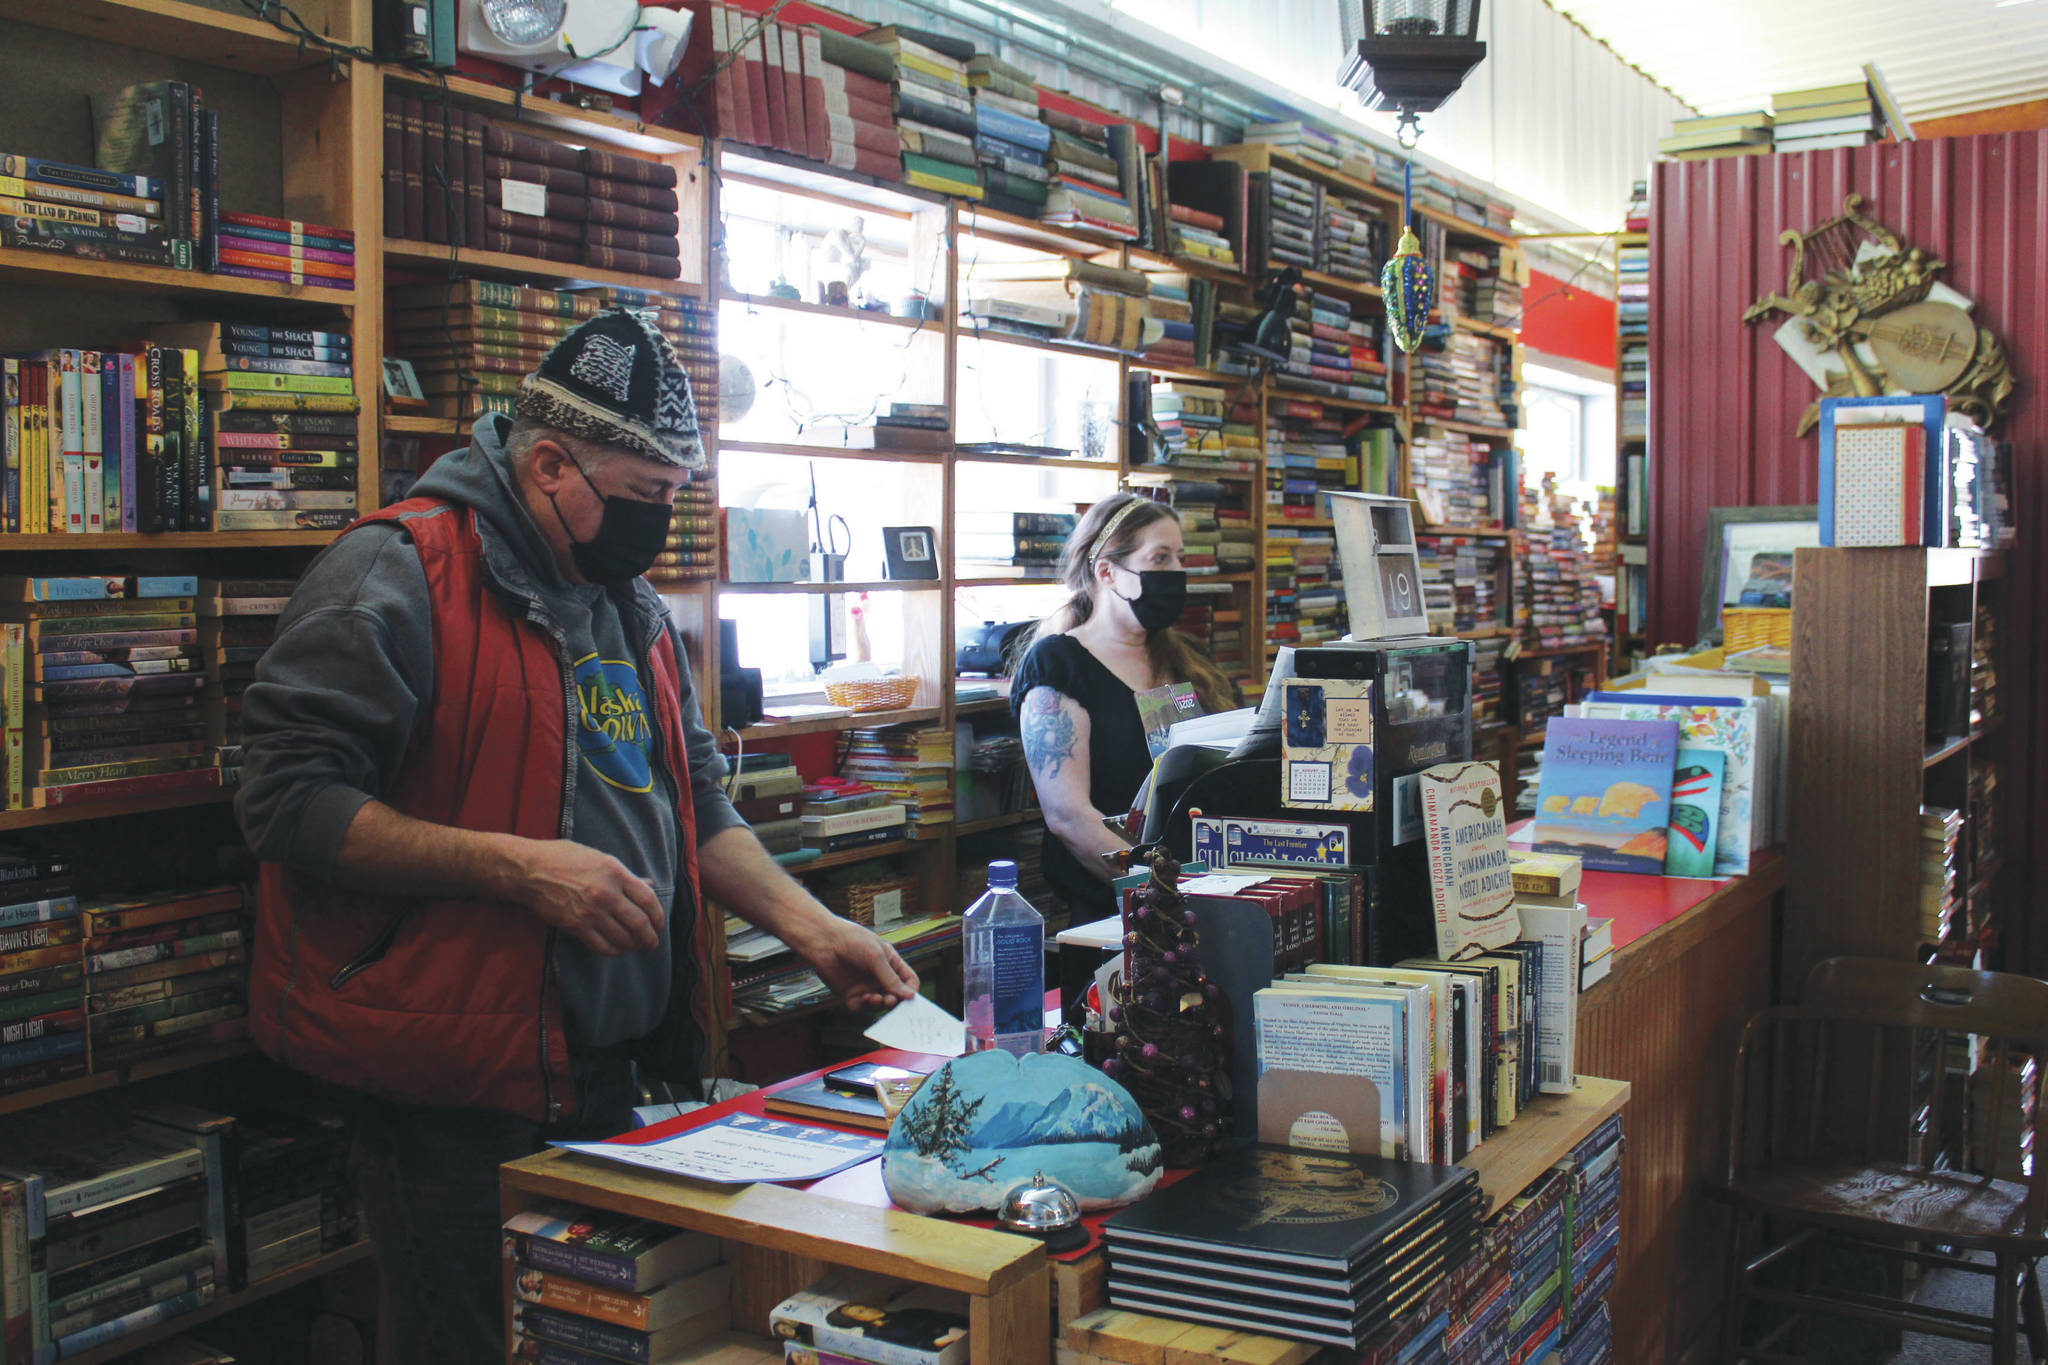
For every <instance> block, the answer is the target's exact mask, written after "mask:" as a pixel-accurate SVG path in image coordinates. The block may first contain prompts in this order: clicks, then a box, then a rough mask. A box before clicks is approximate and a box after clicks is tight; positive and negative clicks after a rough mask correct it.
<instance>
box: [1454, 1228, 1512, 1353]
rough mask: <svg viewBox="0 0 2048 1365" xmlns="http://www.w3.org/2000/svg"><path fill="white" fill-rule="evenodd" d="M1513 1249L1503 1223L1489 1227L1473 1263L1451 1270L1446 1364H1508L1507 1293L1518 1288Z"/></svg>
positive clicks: (1483, 1232) (1482, 1231)
mask: <svg viewBox="0 0 2048 1365" xmlns="http://www.w3.org/2000/svg"><path fill="white" fill-rule="evenodd" d="M1513 1250H1514V1247H1513V1246H1512V1244H1511V1243H1510V1242H1509V1240H1508V1238H1507V1237H1506V1236H1505V1235H1503V1234H1502V1231H1501V1220H1500V1219H1498V1218H1496V1219H1494V1220H1492V1221H1491V1222H1489V1223H1487V1224H1485V1225H1484V1226H1483V1227H1482V1228H1481V1230H1480V1234H1479V1239H1478V1250H1477V1252H1476V1253H1475V1254H1474V1255H1473V1257H1472V1259H1470V1260H1469V1261H1467V1262H1465V1264H1463V1265H1461V1266H1456V1267H1453V1269H1452V1270H1451V1278H1450V1283H1449V1284H1448V1285H1446V1286H1445V1293H1444V1298H1445V1304H1444V1310H1445V1327H1444V1356H1443V1358H1444V1360H1445V1361H1447V1362H1449V1363H1450V1365H1487V1362H1493V1361H1502V1360H1507V1359H1509V1356H1508V1349H1507V1348H1508V1309H1509V1307H1510V1304H1509V1301H1508V1291H1509V1289H1510V1288H1511V1286H1512V1284H1513V1276H1512V1275H1511V1274H1510V1273H1509V1272H1510V1265H1509V1261H1510V1257H1511V1253H1512V1252H1513Z"/></svg>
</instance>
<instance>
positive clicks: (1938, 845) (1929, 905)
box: [1920, 806, 1964, 943]
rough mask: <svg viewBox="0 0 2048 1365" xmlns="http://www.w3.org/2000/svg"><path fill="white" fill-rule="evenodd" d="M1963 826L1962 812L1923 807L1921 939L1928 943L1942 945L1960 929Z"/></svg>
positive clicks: (1944, 808) (1921, 809) (1921, 810)
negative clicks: (1959, 874) (1957, 921)
mask: <svg viewBox="0 0 2048 1365" xmlns="http://www.w3.org/2000/svg"><path fill="white" fill-rule="evenodd" d="M1963 824H1964V822H1963V815H1962V812H1960V811H1957V810H1952V809H1950V808H1948V807H1946V806H1922V807H1921V808H1920V937H1921V939H1922V940H1923V941H1925V942H1927V943H1940V942H1942V941H1943V940H1945V939H1946V938H1948V936H1949V934H1950V932H1951V931H1953V930H1954V929H1956V928H1957V927H1958V926H1957V923H1956V911H1957V910H1959V909H1960V908H1962V889H1963V888H1962V882H1961V878H1960V877H1959V876H1958V873H1959V872H1960V870H1961V861H1962V860H1961V845H1962V838H1963Z"/></svg>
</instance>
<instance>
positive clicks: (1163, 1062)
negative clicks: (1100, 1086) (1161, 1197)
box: [1102, 852, 1230, 1166]
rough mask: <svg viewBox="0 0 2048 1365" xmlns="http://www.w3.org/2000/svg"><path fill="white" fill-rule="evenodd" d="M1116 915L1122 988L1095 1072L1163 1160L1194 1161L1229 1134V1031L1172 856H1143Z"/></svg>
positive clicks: (1176, 1163)
mask: <svg viewBox="0 0 2048 1365" xmlns="http://www.w3.org/2000/svg"><path fill="white" fill-rule="evenodd" d="M1151 862H1152V879H1151V880H1150V881H1148V882H1147V883H1146V884H1145V886H1144V887H1143V888H1142V889H1141V890H1140V891H1139V892H1138V894H1137V898H1136V901H1135V903H1134V904H1133V906H1132V907H1131V912H1130V913H1129V914H1128V915H1127V916H1126V917H1125V920H1124V986H1123V994H1122V998H1121V999H1120V1000H1118V1001H1117V1002H1116V1003H1115V1004H1114V1005H1112V1006H1110V1011H1109V1020H1110V1023H1111V1024H1113V1025H1114V1026H1115V1029H1116V1055H1114V1056H1112V1057H1111V1058H1109V1059H1108V1060H1107V1061H1105V1062H1104V1063H1103V1065H1102V1069H1103V1071H1104V1072H1105V1073H1106V1074H1107V1075H1109V1076H1110V1077H1112V1078H1113V1079H1115V1080H1117V1081H1119V1082H1121V1083H1122V1085H1123V1087H1124V1088H1125V1089H1126V1090H1128V1091H1130V1092H1131V1097H1132V1098H1133V1099H1135V1100H1137V1102H1138V1107H1139V1108H1140V1109H1142V1110H1144V1111H1145V1117H1146V1118H1148V1119H1150V1120H1151V1121H1152V1127H1153V1129H1154V1131H1155V1132H1157V1133H1158V1135H1159V1142H1160V1146H1161V1148H1162V1149H1163V1150H1162V1155H1163V1156H1164V1157H1165V1159H1166V1164H1167V1165H1169V1166H1199V1165H1201V1164H1202V1163H1203V1162H1205V1161H1207V1160H1208V1159H1209V1158H1210V1157H1211V1156H1213V1155H1214V1154H1215V1153H1216V1152H1217V1150H1219V1148H1220V1146H1221V1144H1222V1143H1223V1142H1224V1141H1225V1140H1226V1139H1228V1137H1229V1135H1230V1070H1229V1067H1230V1037H1229V1028H1228V1026H1227V1025H1226V1023H1225V1020H1227V1019H1228V1018H1229V1013H1228V1011H1227V1010H1226V1009H1225V1007H1224V1001H1223V996H1222V992H1221V991H1219V990H1218V989H1217V988H1216V985H1215V983H1213V982H1211V981H1210V980H1209V978H1208V976H1207V975H1206V974H1205V973H1204V972H1203V971H1202V962H1201V951H1200V949H1201V940H1200V938H1199V937H1198V936H1197V935H1196V932H1195V912H1194V911H1192V910H1190V909H1189V908H1188V906H1187V902H1186V901H1185V900H1183V899H1182V898H1181V894H1180V891H1179V890H1178V889H1177V887H1176V882H1177V880H1178V878H1179V876H1180V864H1179V863H1177V862H1175V861H1174V860H1173V859H1172V858H1170V857H1168V856H1167V855H1166V854H1165V853H1163V852H1161V853H1154V854H1153V855H1152V860H1151Z"/></svg>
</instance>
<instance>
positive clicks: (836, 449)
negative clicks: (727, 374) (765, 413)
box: [718, 427, 946, 464]
mask: <svg viewBox="0 0 2048 1365" xmlns="http://www.w3.org/2000/svg"><path fill="white" fill-rule="evenodd" d="M848 434H849V435H850V436H856V437H867V438H870V439H872V437H873V436H874V428H872V427H861V428H857V429H856V430H854V431H852V432H849V433H848ZM718 448H719V450H720V451H723V452H730V453H732V454H735V455H789V456H793V457H794V458H796V459H799V460H879V461H881V462H882V463H884V464H944V463H945V462H946V455H945V452H944V451H937V450H876V449H875V448H874V447H872V446H860V445H845V446H828V445H807V444H805V443H803V442H801V441H739V440H727V439H723V438H721V439H720V440H719V442H718Z"/></svg>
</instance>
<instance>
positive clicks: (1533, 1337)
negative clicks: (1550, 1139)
mask: <svg viewBox="0 0 2048 1365" xmlns="http://www.w3.org/2000/svg"><path fill="white" fill-rule="evenodd" d="M1565 1183H1566V1182H1565V1180H1564V1178H1563V1177H1562V1175H1561V1174H1559V1173H1558V1172H1557V1171H1556V1170H1554V1169H1553V1170H1551V1171H1548V1172H1545V1174H1544V1175H1543V1177H1542V1178H1541V1179H1539V1180H1538V1181H1537V1182H1536V1183H1535V1184H1534V1185H1531V1186H1530V1187H1529V1188H1528V1189H1527V1190H1525V1191H1523V1192H1522V1193H1521V1194H1520V1195H1517V1196H1516V1197H1515V1198H1514V1199H1512V1200H1510V1201H1508V1206H1507V1207H1506V1208H1505V1209H1503V1210H1502V1211H1501V1213H1500V1215H1499V1217H1500V1225H1501V1233H1502V1235H1503V1236H1504V1238H1505V1239H1506V1241H1507V1243H1508V1324H1507V1325H1508V1358H1509V1359H1510V1360H1541V1359H1542V1358H1543V1356H1544V1355H1545V1353H1547V1352H1548V1351H1549V1350H1550V1349H1551V1347H1552V1346H1554V1345H1555V1344H1556V1342H1557V1337H1558V1333H1559V1327H1560V1324H1561V1322H1562V1320H1563V1308H1564V1293H1563V1272H1564V1193H1565Z"/></svg>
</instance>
